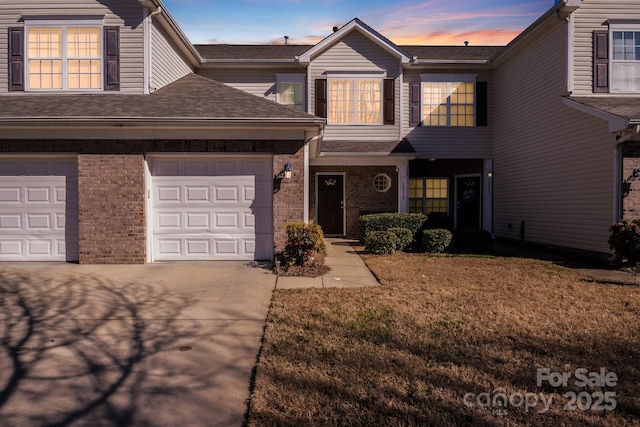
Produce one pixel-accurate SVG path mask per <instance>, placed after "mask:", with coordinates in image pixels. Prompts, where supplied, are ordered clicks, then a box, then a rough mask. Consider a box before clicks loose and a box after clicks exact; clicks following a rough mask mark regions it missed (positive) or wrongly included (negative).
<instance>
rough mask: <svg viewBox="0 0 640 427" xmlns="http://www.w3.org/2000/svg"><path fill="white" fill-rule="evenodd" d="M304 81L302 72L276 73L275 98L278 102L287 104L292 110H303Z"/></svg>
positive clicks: (304, 107)
mask: <svg viewBox="0 0 640 427" xmlns="http://www.w3.org/2000/svg"><path fill="white" fill-rule="evenodd" d="M304 83H305V75H304V74H277V75H276V87H277V95H276V100H277V101H278V102H279V103H280V104H283V105H287V106H289V107H291V108H293V109H294V110H298V111H305V110H306V106H305V96H304V87H305V85H304Z"/></svg>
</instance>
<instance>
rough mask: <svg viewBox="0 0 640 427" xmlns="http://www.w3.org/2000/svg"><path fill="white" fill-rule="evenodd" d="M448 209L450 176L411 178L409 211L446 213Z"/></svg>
mask: <svg viewBox="0 0 640 427" xmlns="http://www.w3.org/2000/svg"><path fill="white" fill-rule="evenodd" d="M448 211H449V179H448V178H409V212H412V213H422V214H430V213H434V212H441V213H445V214H446V213H448Z"/></svg>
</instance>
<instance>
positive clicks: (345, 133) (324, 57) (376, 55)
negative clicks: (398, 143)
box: [307, 30, 400, 142]
mask: <svg viewBox="0 0 640 427" xmlns="http://www.w3.org/2000/svg"><path fill="white" fill-rule="evenodd" d="M327 71H331V72H337V73H342V72H344V73H367V72H385V73H386V76H385V77H386V78H389V79H396V87H395V93H396V108H395V124H394V125H357V126H354V125H331V124H327V126H326V127H325V130H324V139H325V140H345V141H347V140H348V141H363V142H366V141H391V140H399V139H400V108H399V105H400V104H399V100H400V96H399V94H400V84H399V79H398V76H399V74H400V60H399V59H398V58H396V57H394V56H393V55H391V54H390V53H389V52H387V51H386V50H384V49H383V48H382V47H380V46H378V45H377V44H375V43H374V42H372V41H371V40H369V39H368V38H367V37H366V36H364V35H363V34H361V33H360V32H358V31H355V30H354V31H352V32H351V33H349V34H346V35H345V36H344V37H342V38H341V39H340V41H338V42H337V43H336V44H334V45H333V46H331V47H329V48H328V49H326V50H325V51H323V52H321V53H320V54H318V55H317V56H316V57H314V58H312V60H311V63H310V64H309V76H310V78H309V87H308V88H307V93H308V94H309V96H310V99H311V102H310V107H311V111H310V112H311V113H312V114H314V113H315V103H314V100H315V80H316V79H325V78H326V77H327V74H326V73H327Z"/></svg>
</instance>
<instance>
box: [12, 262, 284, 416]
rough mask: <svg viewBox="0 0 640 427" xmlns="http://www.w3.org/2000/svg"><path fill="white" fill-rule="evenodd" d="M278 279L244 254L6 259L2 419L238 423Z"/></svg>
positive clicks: (244, 406)
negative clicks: (127, 261) (233, 258)
mask: <svg viewBox="0 0 640 427" xmlns="http://www.w3.org/2000/svg"><path fill="white" fill-rule="evenodd" d="M275 282H276V277H275V276H274V275H272V274H271V273H270V272H269V271H267V270H265V269H263V268H260V267H259V266H250V265H248V264H246V263H242V262H202V263H197V262H193V263H163V264H149V265H133V266H128V265H118V266H92V265H74V264H64V263H3V264H0V340H2V341H1V345H0V420H2V422H1V424H2V425H3V426H41V425H48V426H63V425H64V426H67V425H72V426H81V425H82V426H85V425H93V426H218V425H219V426H232V425H241V424H242V421H243V416H244V413H245V410H246V399H247V397H248V395H249V381H250V376H251V370H252V368H253V366H254V365H255V362H256V357H257V354H258V351H259V348H260V341H261V337H262V332H263V327H264V321H265V317H266V314H267V310H268V307H269V303H270V298H271V293H272V291H273V289H274V286H275Z"/></svg>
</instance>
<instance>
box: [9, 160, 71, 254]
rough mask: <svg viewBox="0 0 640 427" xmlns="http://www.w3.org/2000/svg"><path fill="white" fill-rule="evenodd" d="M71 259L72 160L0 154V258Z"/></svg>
mask: <svg viewBox="0 0 640 427" xmlns="http://www.w3.org/2000/svg"><path fill="white" fill-rule="evenodd" d="M77 260H78V164H77V160H76V159H75V158H28V159H24V158H23V159H17V158H0V261H77Z"/></svg>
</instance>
